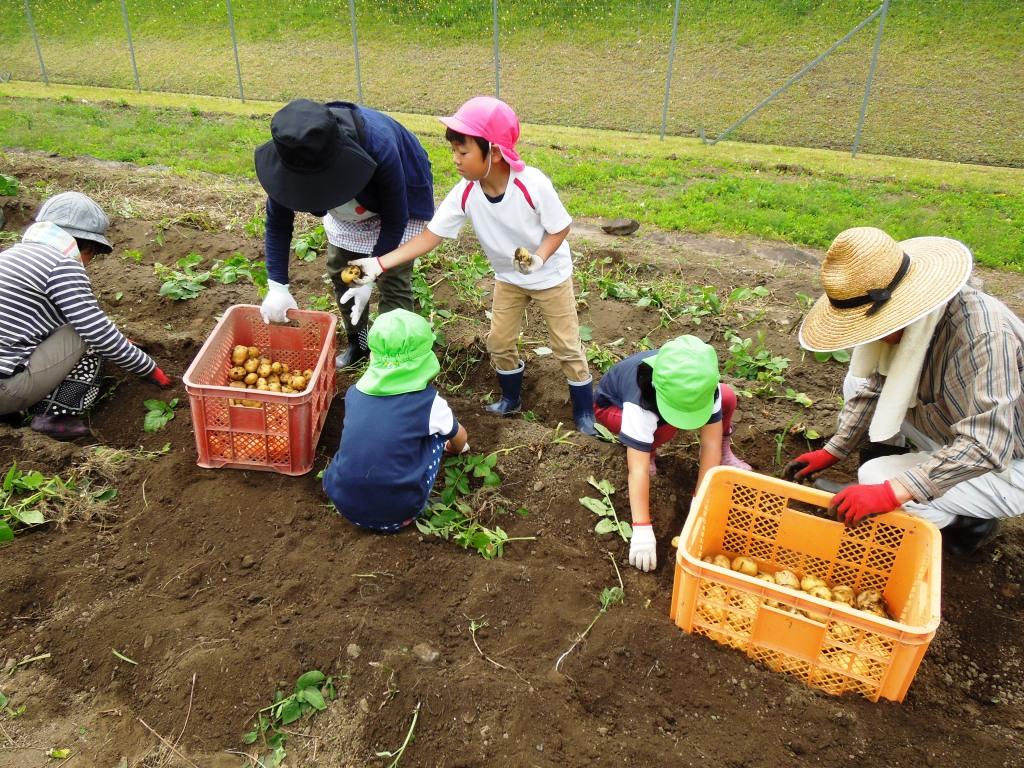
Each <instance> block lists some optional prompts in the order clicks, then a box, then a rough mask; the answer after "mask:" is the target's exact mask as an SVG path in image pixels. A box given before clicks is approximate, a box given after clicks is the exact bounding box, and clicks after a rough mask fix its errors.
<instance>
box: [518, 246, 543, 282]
mask: <svg viewBox="0 0 1024 768" xmlns="http://www.w3.org/2000/svg"><path fill="white" fill-rule="evenodd" d="M519 250H525V249H524V248H520V249H519ZM529 256H530V258H529V261H527V260H526V259H525V258H522V259H520V258H514V259H512V261H513V263H514V264H515V265H516V269H517V270H518V271H519V272H521V273H522V274H524V275H529V274H532V273H534V272H536V271H537V270H538V269H540V268H541V267H543V266H544V259H542V258H541V257H540V256H538V255H537V254H536V253H531V254H529Z"/></svg>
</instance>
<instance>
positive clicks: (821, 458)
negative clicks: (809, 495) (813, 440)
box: [782, 448, 839, 480]
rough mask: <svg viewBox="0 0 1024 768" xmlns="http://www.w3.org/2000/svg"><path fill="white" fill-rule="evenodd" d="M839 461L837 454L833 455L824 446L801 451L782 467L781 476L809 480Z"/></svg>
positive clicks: (788, 478) (789, 478)
mask: <svg viewBox="0 0 1024 768" xmlns="http://www.w3.org/2000/svg"><path fill="white" fill-rule="evenodd" d="M838 462H839V457H838V456H833V455H832V454H831V453H829V452H828V451H826V450H825V449H824V448H819V449H818V450H817V451H811V452H810V453H801V454H800V455H799V456H797V457H796V458H795V459H793V460H792V461H791V462H789V464H787V465H786V466H785V467H783V468H782V476H783V477H784V478H786V479H787V480H810V479H811V476H812V475H816V474H818V473H819V472H822V471H823V470H826V469H828V468H829V467H831V466H832V465H833V464H836V463H838Z"/></svg>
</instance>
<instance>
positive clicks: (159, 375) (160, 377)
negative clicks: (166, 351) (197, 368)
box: [146, 366, 174, 389]
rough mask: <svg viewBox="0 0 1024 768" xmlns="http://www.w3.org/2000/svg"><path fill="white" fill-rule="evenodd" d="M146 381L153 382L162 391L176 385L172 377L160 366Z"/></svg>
mask: <svg viewBox="0 0 1024 768" xmlns="http://www.w3.org/2000/svg"><path fill="white" fill-rule="evenodd" d="M146 379H147V380H148V381H151V382H153V383H154V384H156V385H157V386H158V387H160V388H161V389H167V388H168V387H170V386H171V385H172V384H173V383H174V382H173V381H172V380H171V377H170V376H168V375H167V374H166V373H164V372H163V371H161V370H160V366H157V367H156V368H154V369H153V370H152V372H151V373H150V374H149V376H147V377H146Z"/></svg>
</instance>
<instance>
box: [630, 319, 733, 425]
mask: <svg viewBox="0 0 1024 768" xmlns="http://www.w3.org/2000/svg"><path fill="white" fill-rule="evenodd" d="M644 362H645V363H647V365H649V366H651V368H653V369H654V375H653V376H652V377H651V381H652V383H653V384H654V392H655V395H656V396H657V401H658V410H659V411H660V412H661V416H662V418H663V419H665V421H667V422H668V423H669V424H671V425H672V426H673V427H676V428H677V429H697V427H703V426H704V425H705V424H707V423H708V419H709V418H711V411H712V409H713V408H714V406H715V390H716V389H717V388H718V381H719V375H718V355H717V354H716V353H715V349H714V347H712V346H710V345H709V344H705V343H704V342H703V341H701V340H700V339H698V338H697V337H696V336H680V337H678V338H675V339H672V341H670V342H668V343H667V344H665V345H664V346H663V347H662V348H661V349H659V350H658V354H656V355H651V356H650V357H646V358H644Z"/></svg>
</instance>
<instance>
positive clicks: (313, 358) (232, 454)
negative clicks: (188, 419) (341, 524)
mask: <svg viewBox="0 0 1024 768" xmlns="http://www.w3.org/2000/svg"><path fill="white" fill-rule="evenodd" d="M289 318H290V321H291V322H290V324H288V325H274V324H271V325H267V324H266V323H264V322H263V318H262V317H260V311H259V307H256V306H254V305H249V304H238V305H235V306H233V307H231V308H230V309H228V311H227V312H225V313H224V316H223V317H222V318H221V319H220V322H219V323H217V325H216V327H215V328H214V329H213V332H212V333H211V334H210V337H209V338H208V339H207V340H206V343H205V344H203V348H202V349H200V350H199V354H198V355H196V359H195V360H193V361H192V365H190V366H189V368H188V370H187V371H186V372H185V391H186V392H188V399H189V406H190V407H191V409H192V425H193V428H194V430H195V435H196V452H197V453H198V454H199V461H198V462H197V463H198V464H199V466H201V467H207V468H220V467H234V468H237V469H263V470H271V471H274V472H280V473H282V474H285V475H302V474H305V473H306V472H309V470H310V469H312V468H313V458H314V455H315V453H316V444H317V441H318V440H319V439H320V432H321V430H322V429H323V426H324V420H325V419H326V417H327V410H328V409H329V408H330V406H331V399H332V398H333V397H334V392H335V384H334V332H335V326H336V325H337V318H336V317H335V316H334V315H332V314H330V313H329V312H306V311H302V310H292V311H291V312H290V313H289ZM237 344H244V345H245V346H247V347H259V348H260V350H261V351H262V353H263V354H265V355H267V356H268V357H270V358H272V359H274V360H278V361H280V362H282V363H287V364H288V366H289V367H290V368H292V369H293V370H305V369H307V368H309V369H312V371H313V379H312V384H311V385H309V386H307V388H306V390H305V391H303V392H299V393H295V394H285V393H283V392H265V391H256V390H253V389H249V390H240V389H235V388H232V387H229V386H227V381H228V370H229V369H230V368H231V350H232V348H233V347H234V346H235V345H237ZM239 399H245V400H249V401H253V402H258V403H259V406H258V407H251V406H242V405H232V404H231V402H232V401H238V400H239Z"/></svg>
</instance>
